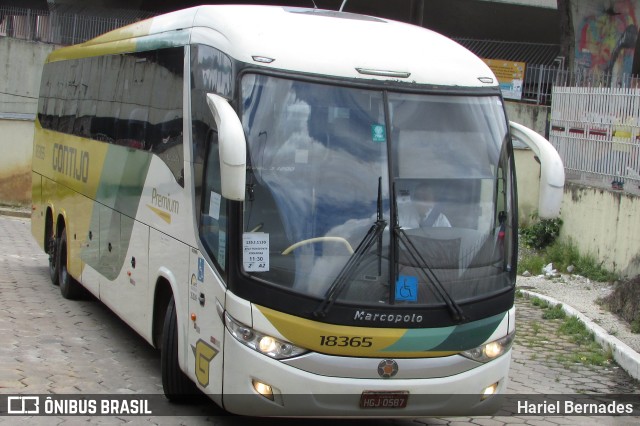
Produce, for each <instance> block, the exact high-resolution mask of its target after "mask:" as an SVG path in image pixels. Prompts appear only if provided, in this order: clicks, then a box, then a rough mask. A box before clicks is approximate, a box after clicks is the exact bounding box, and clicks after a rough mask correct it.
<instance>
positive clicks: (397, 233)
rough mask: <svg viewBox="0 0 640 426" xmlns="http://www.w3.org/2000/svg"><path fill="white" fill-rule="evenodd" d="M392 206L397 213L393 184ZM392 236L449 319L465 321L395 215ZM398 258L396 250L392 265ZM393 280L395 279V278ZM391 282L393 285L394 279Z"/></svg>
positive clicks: (458, 308) (461, 312) (460, 310)
mask: <svg viewBox="0 0 640 426" xmlns="http://www.w3.org/2000/svg"><path fill="white" fill-rule="evenodd" d="M393 206H394V210H395V211H397V208H398V207H397V201H396V187H395V182H394V184H393ZM393 235H394V237H395V238H394V239H395V240H396V241H397V242H401V243H402V244H403V245H404V247H405V249H406V250H407V252H408V253H409V256H410V257H411V260H412V261H413V263H414V265H415V266H416V267H417V268H418V269H419V270H420V272H422V274H423V275H424V278H425V282H429V281H431V283H432V284H433V287H434V288H435V290H436V293H438V295H439V296H440V298H441V299H442V301H444V303H445V304H446V305H447V309H448V310H449V313H450V314H451V318H453V320H454V321H456V322H458V323H460V322H464V321H466V320H467V318H466V316H465V315H464V312H463V311H462V308H461V307H460V305H458V303H457V302H456V301H455V300H454V299H453V297H451V294H449V292H448V291H447V289H446V288H445V287H444V285H442V283H441V282H440V280H439V279H438V276H437V275H436V273H435V272H433V269H431V268H430V267H429V265H428V264H427V261H426V260H425V259H424V257H422V254H420V250H418V249H417V248H416V246H415V245H414V244H413V242H412V241H411V239H410V238H409V236H408V235H407V233H406V232H404V229H402V228H401V227H400V223H399V221H398V216H397V215H396V221H395V225H394V226H393ZM395 243H396V242H395V241H394V244H395ZM396 247H397V245H396ZM398 256H399V250H396V254H395V256H394V259H393V263H394V264H395V265H397V262H398ZM395 278H396V279H397V276H396V277H395ZM393 282H394V283H395V279H394V281H393ZM392 294H395V287H394V289H393V293H392Z"/></svg>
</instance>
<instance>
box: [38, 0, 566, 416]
mask: <svg viewBox="0 0 640 426" xmlns="http://www.w3.org/2000/svg"><path fill="white" fill-rule="evenodd" d="M38 108H39V109H38V118H37V121H36V134H35V140H34V156H33V220H32V228H33V235H34V236H35V238H36V239H37V241H38V242H39V244H40V245H41V246H42V248H43V250H45V251H46V252H47V253H48V254H49V256H50V262H49V263H50V272H51V278H52V280H53V282H54V283H55V284H59V286H60V290H61V292H62V295H63V296H64V297H66V298H77V297H79V296H81V295H82V293H83V292H85V291H89V292H91V293H92V294H93V295H95V296H96V297H97V298H99V299H100V300H101V301H102V302H103V303H105V304H106V305H107V306H108V307H110V308H111V309H112V310H113V311H114V312H115V313H117V314H118V315H119V316H121V317H122V318H123V319H124V320H125V321H126V322H127V324H129V325H130V326H131V327H132V328H134V329H135V330H136V331H137V332H138V333H140V334H141V335H142V336H143V337H144V338H145V339H146V340H147V341H148V342H149V343H150V344H152V345H154V346H155V347H158V348H160V351H161V360H162V366H161V370H162V379H163V380H162V381H163V386H164V392H165V394H166V396H167V397H168V398H169V399H172V400H185V399H188V398H190V395H191V394H192V393H193V391H194V390H196V389H199V390H200V391H202V392H204V393H206V394H207V395H209V396H210V398H211V399H213V400H214V401H215V402H216V403H217V404H219V405H220V406H222V407H223V408H224V409H226V410H228V411H230V412H234V413H240V414H247V415H261V416H368V415H375V416H385V417H394V416H398V417H399V416H427V415H457V414H464V415H470V414H474V413H476V414H481V413H489V412H491V411H492V410H495V408H496V400H497V399H498V398H496V397H495V396H494V394H498V393H501V392H503V391H504V390H505V388H506V385H507V376H508V371H509V364H510V358H511V350H510V348H511V345H512V342H513V337H514V331H515V324H514V318H515V313H514V312H515V311H514V291H515V289H514V285H515V278H516V262H517V256H516V251H517V214H516V213H517V212H516V210H517V207H516V187H515V174H514V173H515V172H514V158H513V149H512V132H514V133H515V132H517V133H518V135H519V138H520V139H523V140H525V141H528V143H531V144H532V146H534V148H535V149H536V153H537V154H538V157H540V158H541V160H542V167H543V170H544V172H543V173H542V190H541V205H540V211H541V212H547V213H546V215H547V216H553V215H554V214H557V212H558V209H559V200H560V199H561V196H562V185H563V175H562V173H563V172H562V164H561V163H560V162H559V161H558V160H557V153H555V151H554V150H553V148H550V145H549V144H548V142H546V141H545V140H544V139H543V138H541V137H538V136H536V135H535V134H533V133H532V132H531V131H530V130H528V129H526V128H523V127H521V126H517V125H513V126H510V125H509V122H508V120H507V118H506V114H505V110H504V104H503V99H502V97H501V93H500V88H499V85H498V82H497V80H496V78H495V76H494V75H493V74H492V73H491V71H490V70H489V68H488V67H487V66H486V65H485V64H484V63H483V62H482V61H481V60H480V59H478V58H477V57H475V56H474V55H473V54H471V53H470V52H468V51H467V50H465V49H464V48H462V47H461V46H459V45H458V44H456V43H454V42H452V41H451V40H448V39H447V38H445V37H442V36H440V35H438V34H435V33H433V32H431V31H429V30H426V29H424V28H419V27H415V26H412V25H408V24H402V23H398V22H393V21H389V20H386V19H380V18H374V17H369V16H360V15H355V14H349V13H342V12H334V11H327V10H317V9H301V8H286V7H266V6H264V7H263V6H201V7H196V8H191V9H186V10H182V11H177V12H174V13H169V14H166V15H162V16H158V17H155V18H152V19H149V20H146V21H141V22H138V23H135V24H133V25H130V26H128V27H124V28H122V29H118V30H115V31H113V32H110V33H107V34H105V35H103V36H100V37H97V38H95V39H93V40H90V41H88V42H85V43H82V44H80V45H77V46H72V47H67V48H62V49H60V50H56V51H54V52H53V53H52V54H51V55H50V56H49V58H48V60H47V62H46V64H45V66H44V70H43V77H42V85H41V90H40V100H39V107H38ZM510 128H512V129H513V130H510ZM558 194H559V195H558ZM460 394H464V396H465V398H462V397H461V396H459V395H460ZM456 395H458V396H456ZM461 398H462V399H461ZM462 401H464V402H462Z"/></svg>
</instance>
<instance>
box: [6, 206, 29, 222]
mask: <svg viewBox="0 0 640 426" xmlns="http://www.w3.org/2000/svg"><path fill="white" fill-rule="evenodd" d="M0 216H11V217H21V218H26V219H30V218H31V212H30V211H29V210H26V209H13V208H9V207H0Z"/></svg>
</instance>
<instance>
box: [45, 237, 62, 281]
mask: <svg viewBox="0 0 640 426" xmlns="http://www.w3.org/2000/svg"><path fill="white" fill-rule="evenodd" d="M52 227H53V225H48V226H47V232H46V242H47V253H49V278H51V283H52V284H53V285H58V284H60V277H59V275H58V240H57V239H56V236H55V234H54V233H53V231H50V230H49V228H52Z"/></svg>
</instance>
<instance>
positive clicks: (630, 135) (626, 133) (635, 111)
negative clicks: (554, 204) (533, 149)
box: [549, 86, 640, 194]
mask: <svg viewBox="0 0 640 426" xmlns="http://www.w3.org/2000/svg"><path fill="white" fill-rule="evenodd" d="M552 96H553V104H552V106H551V123H550V124H551V126H550V132H549V140H550V141H551V143H552V144H553V145H554V146H555V147H556V149H557V150H558V152H559V154H560V157H561V158H562V161H563V162H564V166H565V171H566V177H567V180H571V181H575V182H579V183H582V184H586V185H592V186H598V187H610V188H612V189H614V190H625V191H626V192H630V193H634V194H640V88H608V87H559V86H556V87H554V88H553V93H552Z"/></svg>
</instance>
